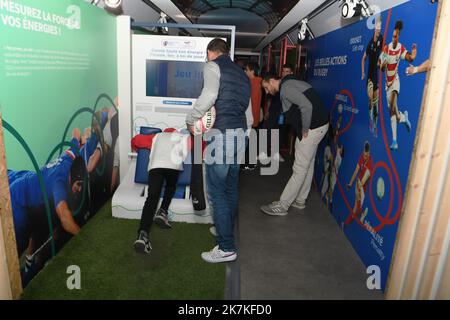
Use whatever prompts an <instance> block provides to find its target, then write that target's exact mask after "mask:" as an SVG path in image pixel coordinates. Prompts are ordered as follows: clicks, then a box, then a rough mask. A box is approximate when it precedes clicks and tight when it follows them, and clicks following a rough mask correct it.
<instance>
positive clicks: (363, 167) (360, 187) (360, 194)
mask: <svg viewBox="0 0 450 320" xmlns="http://www.w3.org/2000/svg"><path fill="white" fill-rule="evenodd" d="M372 172H373V159H372V156H371V155H370V144H369V142H367V141H366V143H365V144H364V152H363V153H362V154H361V156H360V157H359V160H358V164H357V165H356V168H355V171H354V172H353V176H352V179H351V180H350V182H349V183H348V184H347V189H350V188H351V186H352V185H353V182H354V181H355V179H356V176H358V178H357V180H356V188H355V205H354V206H353V212H352V215H351V216H350V217H349V218H348V219H347V221H345V224H346V225H348V224H350V223H351V222H352V221H353V219H354V218H355V217H356V216H357V215H360V214H361V212H362V206H363V203H364V198H365V194H366V190H367V185H368V183H367V182H369V180H370V177H371V176H372ZM367 211H368V209H367V208H366V210H365V212H364V215H363V217H361V222H362V221H364V218H365V217H366V215H367Z"/></svg>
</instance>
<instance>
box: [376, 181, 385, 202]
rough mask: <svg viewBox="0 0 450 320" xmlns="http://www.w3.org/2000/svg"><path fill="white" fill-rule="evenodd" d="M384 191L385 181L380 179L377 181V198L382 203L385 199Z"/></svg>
mask: <svg viewBox="0 0 450 320" xmlns="http://www.w3.org/2000/svg"><path fill="white" fill-rule="evenodd" d="M384 190H385V186H384V180H383V178H382V177H379V178H378V181H377V197H378V200H380V201H381V200H382V199H383V197H384Z"/></svg>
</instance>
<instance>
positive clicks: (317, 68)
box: [305, 1, 437, 290]
mask: <svg viewBox="0 0 450 320" xmlns="http://www.w3.org/2000/svg"><path fill="white" fill-rule="evenodd" d="M436 12H437V4H432V3H430V1H410V2H408V3H405V4H402V5H400V6H396V7H394V8H391V9H389V10H387V11H384V12H382V13H381V14H379V15H377V16H372V17H370V18H368V19H364V20H361V21H359V22H358V23H355V24H352V25H350V26H347V27H345V28H341V29H339V30H336V31H334V32H331V33H329V34H326V35H324V36H322V37H319V38H316V39H314V40H311V41H309V42H307V43H306V44H305V47H306V48H307V52H308V82H310V83H311V84H312V85H313V87H314V88H316V89H317V91H318V92H319V93H320V95H321V97H322V99H323V102H324V103H325V104H326V105H327V106H328V108H329V110H330V120H331V124H332V130H331V132H332V133H331V132H330V135H329V136H328V137H327V139H325V141H324V142H323V143H322V145H321V147H320V148H319V150H318V152H317V161H316V165H315V166H316V167H315V181H316V185H317V186H318V188H319V190H320V192H321V194H322V199H323V201H325V203H326V204H327V206H328V208H329V209H330V212H331V213H332V215H333V216H334V217H335V219H336V221H337V222H338V224H339V226H340V227H341V228H342V230H343V232H344V233H345V235H346V236H347V237H348V239H349V240H350V242H351V243H352V245H353V247H354V249H355V250H356V251H357V253H358V254H359V256H360V257H361V259H362V261H363V262H364V264H365V265H366V266H371V265H375V266H379V268H380V271H381V288H382V289H383V290H384V289H385V286H386V281H387V277H388V274H389V269H390V264H391V258H392V253H393V250H394V245H395V240H396V234H397V227H398V223H399V220H400V217H401V212H402V206H403V202H404V198H405V190H406V187H407V183H408V172H409V168H410V162H411V156H412V152H413V148H414V141H415V136H416V129H417V124H418V121H419V116H420V112H421V110H420V109H421V104H422V96H423V91H424V85H425V79H426V70H427V63H428V62H429V60H428V59H429V56H430V49H431V43H432V38H433V31H434V25H435V19H436ZM419 66H421V67H420V68H414V67H419ZM420 71H425V72H420Z"/></svg>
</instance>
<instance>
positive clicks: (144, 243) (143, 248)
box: [134, 230, 152, 254]
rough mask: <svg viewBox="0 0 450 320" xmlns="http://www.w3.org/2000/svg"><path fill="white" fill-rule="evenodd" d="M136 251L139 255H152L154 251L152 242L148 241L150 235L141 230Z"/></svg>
mask: <svg viewBox="0 0 450 320" xmlns="http://www.w3.org/2000/svg"><path fill="white" fill-rule="evenodd" d="M134 250H135V251H136V252H138V253H143V254H144V253H150V250H152V245H151V244H150V241H149V240H148V234H147V232H145V231H143V230H141V231H140V232H139V235H138V238H137V239H136V241H135V242H134Z"/></svg>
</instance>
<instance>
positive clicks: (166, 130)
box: [163, 128, 177, 133]
mask: <svg viewBox="0 0 450 320" xmlns="http://www.w3.org/2000/svg"><path fill="white" fill-rule="evenodd" d="M163 132H169V133H170V132H177V129H175V128H165V129H164V130H163Z"/></svg>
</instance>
